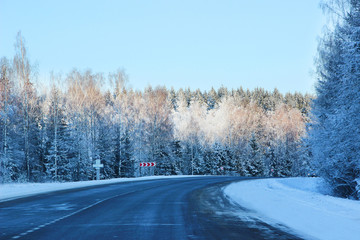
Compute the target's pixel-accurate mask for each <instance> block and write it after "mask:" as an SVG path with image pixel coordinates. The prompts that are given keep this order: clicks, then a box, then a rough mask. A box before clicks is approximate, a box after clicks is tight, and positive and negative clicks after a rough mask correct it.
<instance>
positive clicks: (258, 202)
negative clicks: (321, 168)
mask: <svg viewBox="0 0 360 240" xmlns="http://www.w3.org/2000/svg"><path fill="white" fill-rule="evenodd" d="M224 192H225V194H226V195H227V196H229V197H230V198H231V199H232V200H234V201H235V202H236V203H238V204H239V205H241V206H242V207H245V208H248V209H251V210H252V211H254V212H255V214H254V215H256V216H258V218H259V219H260V220H262V221H264V222H267V223H269V224H271V225H275V226H276V227H281V226H286V227H288V228H290V229H292V230H293V231H294V233H296V234H297V235H299V236H301V237H303V238H305V239H324V240H325V239H326V240H332V239H333V240H339V239H341V240H358V239H360V201H354V200H348V199H341V198H336V197H332V196H329V195H326V193H327V191H326V187H325V185H324V183H323V182H322V181H321V179H319V178H285V179H260V180H252V181H241V182H238V183H233V184H231V185H229V186H228V187H226V188H225V189H224ZM239 217H241V216H239Z"/></svg>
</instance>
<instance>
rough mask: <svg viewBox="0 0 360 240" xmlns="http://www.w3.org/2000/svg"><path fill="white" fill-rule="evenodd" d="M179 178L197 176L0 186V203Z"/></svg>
mask: <svg viewBox="0 0 360 240" xmlns="http://www.w3.org/2000/svg"><path fill="white" fill-rule="evenodd" d="M179 177H197V176H187V175H184V176H150V177H139V178H114V179H108V180H100V181H82V182H65V183H10V184H0V202H1V201H5V200H10V199H16V198H20V197H26V196H32V195H36V194H40V193H47V192H53V191H59V190H67V189H73V188H82V187H89V186H96V185H103V184H111V183H120V182H130V181H144V180H155V179H166V178H179Z"/></svg>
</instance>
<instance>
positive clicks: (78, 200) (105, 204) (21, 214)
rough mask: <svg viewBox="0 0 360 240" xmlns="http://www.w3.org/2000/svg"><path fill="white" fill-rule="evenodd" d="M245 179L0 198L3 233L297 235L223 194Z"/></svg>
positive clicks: (219, 236)
mask: <svg viewBox="0 0 360 240" xmlns="http://www.w3.org/2000/svg"><path fill="white" fill-rule="evenodd" d="M241 180H243V179H242V178H239V177H195V178H171V179H160V180H151V181H138V182H127V183H118V184H111V185H105V186H104V185H103V186H98V187H88V188H82V189H75V190H66V191H58V192H52V193H47V194H41V195H37V196H33V197H27V198H21V199H17V200H12V201H7V202H1V203H0V239H37V240H38V239H77V240H78V239H156V240H160V239H240V240H241V239H251V240H256V239H276V240H280V239H299V238H298V237H296V236H294V235H291V234H289V233H287V232H289V231H288V229H286V228H285V227H282V226H279V227H277V228H274V227H272V226H269V225H267V224H265V223H263V222H261V221H259V220H257V218H256V213H253V212H251V211H249V210H247V209H244V208H242V207H241V206H238V205H236V204H234V203H232V202H231V201H230V200H229V199H227V198H226V197H225V196H224V195H223V194H222V188H223V187H224V186H226V185H227V184H228V183H230V182H232V181H241ZM244 194H246V193H244ZM239 216H240V217H239ZM280 229H281V230H280Z"/></svg>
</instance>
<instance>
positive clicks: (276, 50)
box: [0, 0, 325, 93]
mask: <svg viewBox="0 0 360 240" xmlns="http://www.w3.org/2000/svg"><path fill="white" fill-rule="evenodd" d="M324 22H325V21H324V16H323V14H322V11H321V10H320V8H319V3H318V1H317V0H301V1H295V0H272V1H269V0H251V1H249V0H223V1H219V0H217V1H215V0H181V1H180V0H178V1H175V0H174V1H171V0H155V1H150V0H147V1H146V0H143V1H140V0H132V1H130V0H129V1H121V0H119V1H116V0H113V1H110V0H98V1H91V0H87V1H70V0H61V1H57V0H54V1H47V0H43V1H40V0H33V1H27V0H23V1H18V0H0V56H6V57H9V58H11V57H12V56H13V55H14V42H15V37H16V34H17V32H18V31H19V30H21V32H22V35H23V36H24V37H25V39H26V45H27V47H28V51H29V57H30V59H31V61H32V62H35V61H36V62H37V63H38V66H39V67H38V71H39V79H40V80H45V81H46V79H48V76H49V72H50V71H51V70H53V71H54V72H61V73H63V75H66V73H67V72H69V71H70V70H71V69H73V68H74V67H76V68H78V69H80V70H86V69H89V68H90V69H92V70H93V72H104V73H108V72H112V71H115V70H116V69H118V68H123V69H125V71H126V73H127V74H128V76H129V85H130V86H132V87H134V88H135V89H139V90H142V89H143V88H144V87H146V86H148V85H149V84H151V85H152V86H157V85H165V86H167V87H171V86H173V87H174V88H175V89H178V88H180V87H182V88H185V87H191V88H192V89H196V88H200V89H202V90H209V89H210V88H211V87H215V88H218V87H220V86H222V85H223V86H225V87H228V88H238V87H240V86H242V87H243V88H250V89H253V88H255V87H264V88H265V89H268V90H272V89H273V88H275V87H277V88H278V89H279V90H280V91H281V92H288V91H290V92H295V91H300V92H303V93H305V92H309V93H313V92H314V90H313V85H314V82H315V79H314V76H312V75H311V74H310V72H311V70H312V69H313V62H314V57H315V55H316V48H317V39H318V37H319V36H320V35H321V30H322V27H323V24H324Z"/></svg>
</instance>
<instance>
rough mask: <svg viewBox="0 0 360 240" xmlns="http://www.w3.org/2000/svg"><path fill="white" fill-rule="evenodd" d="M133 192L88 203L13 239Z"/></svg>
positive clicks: (14, 237)
mask: <svg viewBox="0 0 360 240" xmlns="http://www.w3.org/2000/svg"><path fill="white" fill-rule="evenodd" d="M133 192H136V191H132V192H128V193H123V194H118V195H115V196H112V197H108V198H105V199H102V200H100V201H97V202H95V203H93V204H90V205H88V206H86V207H83V208H81V209H79V210H77V211H75V212H72V213H69V214H67V215H65V216H62V217H59V218H57V219H55V220H53V221H51V222H48V223H45V224H42V225H39V226H37V227H34V228H32V229H30V230H27V231H26V232H23V233H20V234H19V235H16V236H13V237H12V239H18V238H21V237H23V236H25V235H27V234H29V233H32V232H35V231H37V230H40V229H41V228H44V227H46V226H48V225H51V224H54V223H56V222H58V221H60V220H63V219H65V218H68V217H71V216H73V215H75V214H77V213H80V212H82V211H85V210H86V209H89V208H91V207H93V206H95V205H98V204H100V203H102V202H105V201H107V200H109V199H112V198H116V197H120V196H122V195H126V194H129V193H133Z"/></svg>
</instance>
